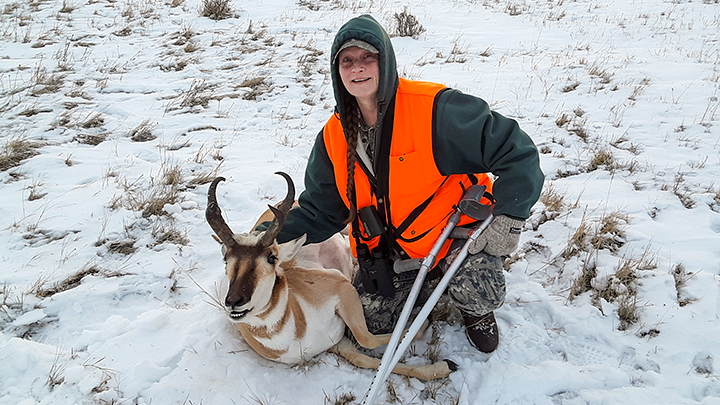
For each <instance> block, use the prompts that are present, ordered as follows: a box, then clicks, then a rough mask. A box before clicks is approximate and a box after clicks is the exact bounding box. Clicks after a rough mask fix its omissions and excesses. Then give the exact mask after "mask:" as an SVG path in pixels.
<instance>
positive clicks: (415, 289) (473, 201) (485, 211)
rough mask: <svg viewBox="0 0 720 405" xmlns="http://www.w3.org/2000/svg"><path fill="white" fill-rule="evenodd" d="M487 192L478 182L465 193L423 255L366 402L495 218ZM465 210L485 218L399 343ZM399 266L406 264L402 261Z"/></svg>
mask: <svg viewBox="0 0 720 405" xmlns="http://www.w3.org/2000/svg"><path fill="white" fill-rule="evenodd" d="M484 193H485V186H479V185H474V186H471V187H470V188H469V189H468V190H467V192H466V193H465V196H463V199H462V200H461V201H460V203H459V204H458V208H457V209H456V210H455V212H453V214H452V215H451V216H450V219H449V220H448V222H447V225H446V226H445V228H444V229H443V231H442V233H441V234H440V237H438V240H437V241H436V242H435V245H433V248H432V249H431V250H430V253H429V254H428V255H427V256H426V257H425V258H424V259H423V261H422V263H421V265H420V270H419V271H418V275H417V277H416V278H415V282H414V283H413V286H412V289H411V290H410V294H409V296H408V299H407V301H406V302H405V306H404V307H403V309H402V312H401V313H400V318H399V319H398V321H397V324H396V325H395V329H394V330H393V333H392V336H391V337H390V342H389V343H388V345H387V348H386V349H385V353H384V354H383V357H382V360H380V366H379V367H378V370H377V373H376V374H375V378H374V379H373V381H372V383H371V384H370V388H369V389H368V392H367V393H366V394H365V398H364V399H363V402H362V403H363V405H372V403H373V400H374V399H375V396H376V395H377V390H378V389H379V387H380V386H381V385H382V384H383V383H384V382H385V380H387V378H388V377H389V376H390V372H391V371H392V369H393V368H395V365H397V363H398V362H399V361H400V357H402V355H403V353H405V350H407V348H408V347H409V346H410V343H411V342H412V339H413V337H414V336H415V334H416V333H417V332H418V331H419V330H420V328H421V327H422V324H423V322H425V319H427V317H428V315H430V311H432V309H433V307H435V304H437V302H438V300H440V296H441V295H442V293H443V291H445V288H446V287H447V285H448V283H449V282H450V279H451V278H452V277H453V275H454V274H455V272H456V271H457V269H458V268H459V267H460V265H461V264H462V261H463V260H465V257H467V250H468V246H469V245H470V243H472V242H473V241H474V240H475V239H477V237H478V236H479V235H480V234H481V233H482V231H483V230H485V228H487V226H488V225H489V224H490V222H492V219H493V216H492V214H491V213H490V212H491V211H492V206H489V205H483V204H481V203H480V199H481V198H482V197H483V195H484ZM461 213H464V214H465V215H468V216H470V217H471V218H474V219H484V221H483V223H482V224H481V225H480V226H479V227H478V228H477V229H475V230H473V231H471V232H470V233H469V234H468V240H467V242H465V244H464V245H463V247H462V249H461V250H460V252H459V253H458V255H457V257H456V258H455V260H454V261H453V263H452V265H451V266H450V268H449V269H448V270H447V271H446V272H445V275H444V276H443V278H442V279H441V280H440V283H439V284H438V285H437V287H435V289H434V290H433V292H432V294H431V295H430V298H428V300H427V302H426V303H425V305H423V307H422V309H421V310H420V313H418V315H417V316H416V317H415V320H414V321H413V323H412V324H411V325H410V328H409V329H408V331H407V333H406V334H405V337H404V338H403V340H402V342H400V343H399V345H398V342H399V341H400V338H401V337H402V335H403V331H404V329H405V325H406V324H407V321H408V319H409V318H410V313H411V312H412V309H413V307H414V306H415V301H417V297H418V295H419V294H420V289H421V287H422V283H423V282H424V281H425V276H426V275H427V273H428V272H429V271H430V269H432V268H433V265H434V264H435V259H436V258H437V255H438V253H439V252H440V249H441V248H442V246H443V244H444V243H445V241H446V240H447V239H448V237H449V236H450V234H451V233H452V231H453V229H455V226H457V224H458V222H459V221H460V214H461ZM410 266H411V267H416V266H417V261H414V263H411V264H410ZM399 267H402V265H401V266H399ZM396 271H397V269H396Z"/></svg>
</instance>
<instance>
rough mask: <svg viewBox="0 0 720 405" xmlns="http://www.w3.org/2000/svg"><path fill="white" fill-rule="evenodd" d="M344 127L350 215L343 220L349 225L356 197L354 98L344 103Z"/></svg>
mask: <svg viewBox="0 0 720 405" xmlns="http://www.w3.org/2000/svg"><path fill="white" fill-rule="evenodd" d="M344 113H345V114H344V116H345V125H343V132H345V139H346V140H347V174H348V179H347V189H346V190H345V193H346V194H345V195H346V196H347V199H348V202H349V203H350V206H349V207H348V208H349V209H350V214H349V215H348V218H347V219H346V220H345V224H349V223H351V222H352V221H353V220H355V216H356V215H357V207H356V206H355V204H356V195H355V163H356V162H357V151H356V149H357V142H358V128H360V111H359V108H358V104H357V100H355V97H348V98H347V102H346V103H345V111H344Z"/></svg>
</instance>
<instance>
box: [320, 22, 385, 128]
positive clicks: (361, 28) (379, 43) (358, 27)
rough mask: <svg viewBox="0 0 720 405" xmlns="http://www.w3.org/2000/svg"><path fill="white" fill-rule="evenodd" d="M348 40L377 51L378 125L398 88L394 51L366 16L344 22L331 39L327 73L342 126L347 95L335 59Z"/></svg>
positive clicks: (383, 35)
mask: <svg viewBox="0 0 720 405" xmlns="http://www.w3.org/2000/svg"><path fill="white" fill-rule="evenodd" d="M351 39H359V40H361V41H365V42H367V43H369V44H370V45H372V46H374V47H375V48H376V49H377V50H378V51H379V68H380V77H379V78H378V79H379V83H378V115H379V116H378V122H380V121H381V119H382V117H384V116H385V112H386V110H387V106H388V103H389V102H390V100H392V98H393V96H395V92H396V91H397V87H398V73H397V62H396V60H395V50H394V49H393V46H392V42H391V41H390V36H389V35H388V34H387V32H385V29H383V27H382V26H381V25H380V24H379V23H378V22H377V21H376V20H375V19H374V18H373V17H371V16H370V15H367V14H365V15H361V16H359V17H355V18H353V19H352V20H350V21H348V22H346V23H345V24H344V25H343V26H342V27H340V29H339V30H338V32H337V34H336V35H335V40H334V41H333V44H332V47H331V49H330V71H331V72H332V73H331V77H332V84H333V92H334V94H335V103H336V105H337V107H336V110H337V113H338V114H339V116H340V122H342V123H343V126H344V125H345V122H346V121H345V117H344V111H345V108H344V107H345V104H346V103H347V100H348V98H349V97H352V95H350V93H348V91H347V90H346V89H345V86H344V85H343V83H342V79H341V78H340V71H339V70H338V64H337V63H336V60H335V59H336V56H337V54H338V53H339V51H340V48H341V47H342V45H343V44H344V43H345V42H346V41H348V40H351Z"/></svg>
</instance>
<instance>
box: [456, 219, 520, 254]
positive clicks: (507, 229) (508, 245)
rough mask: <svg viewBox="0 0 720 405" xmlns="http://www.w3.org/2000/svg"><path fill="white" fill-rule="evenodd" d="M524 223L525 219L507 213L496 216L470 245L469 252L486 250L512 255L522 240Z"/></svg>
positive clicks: (488, 252) (474, 252) (489, 252)
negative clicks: (515, 217)
mask: <svg viewBox="0 0 720 405" xmlns="http://www.w3.org/2000/svg"><path fill="white" fill-rule="evenodd" d="M524 223H525V221H523V220H520V219H513V218H510V217H507V216H505V215H500V216H498V217H495V219H494V220H493V221H492V222H491V223H490V226H488V227H487V229H485V232H483V233H482V234H481V235H480V236H478V238H477V239H475V242H473V243H471V244H470V246H468V253H470V254H473V255H475V254H478V253H480V252H481V251H485V253H487V254H489V255H493V256H510V254H511V253H512V252H514V251H515V249H517V246H518V242H520V231H521V230H522V227H523V224H524Z"/></svg>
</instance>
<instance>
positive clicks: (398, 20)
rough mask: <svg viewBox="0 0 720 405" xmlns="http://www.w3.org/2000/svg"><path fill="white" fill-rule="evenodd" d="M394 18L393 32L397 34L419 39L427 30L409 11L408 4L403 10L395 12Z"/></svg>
mask: <svg viewBox="0 0 720 405" xmlns="http://www.w3.org/2000/svg"><path fill="white" fill-rule="evenodd" d="M393 18H394V23H395V24H394V27H393V30H392V33H393V35H395V36H398V37H411V38H413V39H417V38H418V37H419V36H420V34H422V33H423V32H425V31H426V29H425V27H423V26H422V24H420V22H419V21H418V19H417V18H416V17H415V16H414V15H412V14H411V13H410V11H408V8H407V6H406V7H405V8H403V11H401V12H399V13H395V14H393Z"/></svg>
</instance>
